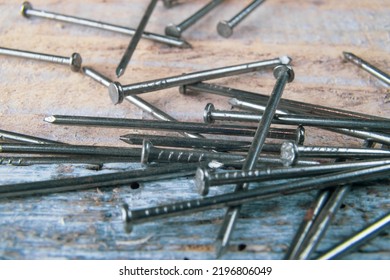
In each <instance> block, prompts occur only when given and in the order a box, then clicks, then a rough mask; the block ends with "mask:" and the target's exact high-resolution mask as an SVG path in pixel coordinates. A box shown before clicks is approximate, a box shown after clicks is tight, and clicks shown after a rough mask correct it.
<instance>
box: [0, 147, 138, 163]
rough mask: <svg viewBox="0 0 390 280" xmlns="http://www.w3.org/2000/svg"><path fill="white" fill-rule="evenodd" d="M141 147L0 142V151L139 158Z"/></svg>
mask: <svg viewBox="0 0 390 280" xmlns="http://www.w3.org/2000/svg"><path fill="white" fill-rule="evenodd" d="M141 152H142V149H139V148H122V147H120V148H118V147H105V146H82V145H42V144H8V143H7V144H0V153H21V154H22V153H29V154H63V155H94V156H98V155H99V156H110V157H126V158H128V159H129V161H131V159H135V160H139V159H140V158H141Z"/></svg>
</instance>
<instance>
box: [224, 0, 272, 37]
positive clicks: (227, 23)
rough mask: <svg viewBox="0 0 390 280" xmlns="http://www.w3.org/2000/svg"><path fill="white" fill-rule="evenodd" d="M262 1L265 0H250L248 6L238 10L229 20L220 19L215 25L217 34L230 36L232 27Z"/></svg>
mask: <svg viewBox="0 0 390 280" xmlns="http://www.w3.org/2000/svg"><path fill="white" fill-rule="evenodd" d="M264 1H265V0H255V1H252V2H251V3H250V4H249V5H248V6H246V7H245V8H244V9H243V10H242V11H240V12H239V13H238V14H237V15H235V16H234V17H233V18H231V19H230V20H229V21H225V20H223V21H220V22H219V23H218V25H217V31H218V34H219V35H221V36H222V37H225V38H228V37H230V36H231V35H232V34H233V29H234V27H236V26H237V25H238V24H239V23H240V22H241V21H242V20H243V19H244V18H246V17H247V16H248V15H249V14H250V13H251V12H253V11H254V10H255V9H256V8H257V7H258V6H259V5H260V4H261V3H263V2H264Z"/></svg>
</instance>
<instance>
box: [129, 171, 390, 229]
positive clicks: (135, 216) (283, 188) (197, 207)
mask: <svg viewBox="0 0 390 280" xmlns="http://www.w3.org/2000/svg"><path fill="white" fill-rule="evenodd" d="M389 174H390V165H383V166H377V167H372V168H366V169H359V170H353V171H348V172H339V173H335V174H330V175H329V174H328V175H322V176H317V177H315V178H309V179H299V180H294V181H291V182H289V183H287V184H280V185H274V186H271V187H264V188H257V189H252V190H247V191H240V192H233V193H229V194H223V195H216V196H213V197H203V198H201V199H195V200H188V201H182V202H178V203H174V204H170V205H162V206H158V207H151V208H145V209H138V210H133V211H130V210H129V207H128V205H124V207H123V209H122V210H123V216H122V218H123V221H124V223H125V229H126V230H127V231H128V232H130V231H131V230H132V228H133V225H134V224H138V223H143V222H147V221H155V220H156V219H158V218H167V217H172V216H177V215H183V214H189V213H195V212H197V211H204V210H210V209H217V208H221V207H234V206H239V205H241V204H243V203H248V202H251V201H257V200H262V199H270V198H273V197H277V196H285V195H292V194H297V193H300V192H306V191H311V190H319V189H323V188H326V187H330V186H336V185H339V184H351V183H354V182H363V181H366V182H367V181H371V180H379V179H382V178H388V176H389Z"/></svg>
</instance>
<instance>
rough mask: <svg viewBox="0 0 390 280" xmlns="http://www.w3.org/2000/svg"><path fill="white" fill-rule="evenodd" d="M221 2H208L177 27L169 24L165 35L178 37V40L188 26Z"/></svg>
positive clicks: (221, 0)
mask: <svg viewBox="0 0 390 280" xmlns="http://www.w3.org/2000/svg"><path fill="white" fill-rule="evenodd" d="M222 2H223V0H213V1H210V2H209V3H208V4H207V5H205V6H203V7H202V8H201V9H200V10H199V11H197V12H196V13H195V14H193V15H192V16H190V17H189V18H187V19H185V20H184V21H182V22H181V23H179V24H178V25H175V24H172V23H171V24H169V25H168V26H167V27H166V28H165V34H166V35H168V36H173V37H178V38H180V36H181V33H182V32H183V31H185V30H187V29H188V28H189V27H190V26H192V25H194V24H195V23H196V22H197V21H198V20H200V19H201V18H202V17H204V16H205V15H207V14H208V13H209V12H210V11H211V10H212V9H214V8H215V7H217V6H218V5H219V4H221V3H222Z"/></svg>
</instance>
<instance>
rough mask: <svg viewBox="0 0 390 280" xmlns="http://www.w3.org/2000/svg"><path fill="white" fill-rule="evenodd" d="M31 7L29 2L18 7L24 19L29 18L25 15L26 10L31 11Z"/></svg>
mask: <svg viewBox="0 0 390 280" xmlns="http://www.w3.org/2000/svg"><path fill="white" fill-rule="evenodd" d="M32 8H33V7H32V5H31V3H30V2H28V1H26V2H23V4H22V6H21V7H20V14H21V15H22V16H24V17H26V18H29V16H28V15H27V14H26V12H27V10H31V9H32Z"/></svg>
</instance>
